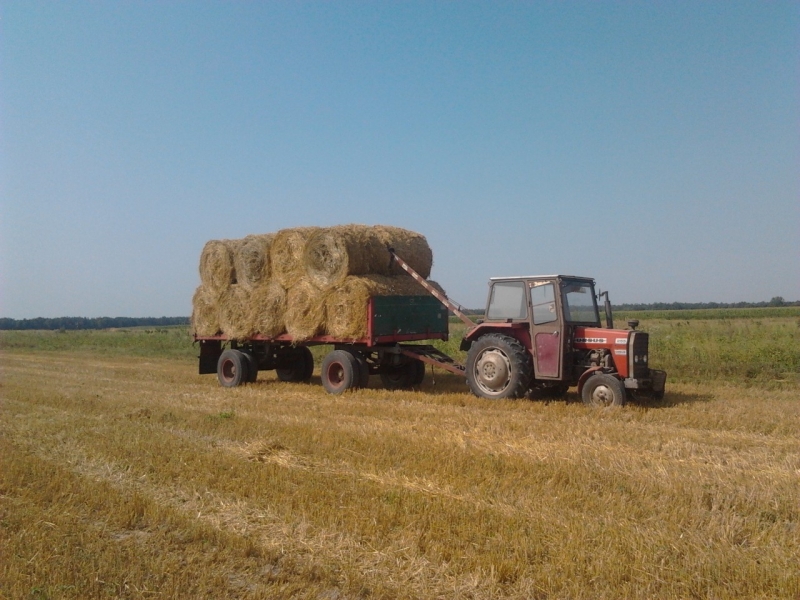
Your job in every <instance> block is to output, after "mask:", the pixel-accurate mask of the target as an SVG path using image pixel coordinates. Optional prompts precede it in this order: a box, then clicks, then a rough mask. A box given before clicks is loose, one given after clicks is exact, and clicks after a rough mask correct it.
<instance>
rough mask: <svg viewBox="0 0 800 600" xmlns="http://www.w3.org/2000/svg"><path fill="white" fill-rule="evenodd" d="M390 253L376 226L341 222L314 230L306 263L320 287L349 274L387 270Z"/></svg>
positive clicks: (310, 274)
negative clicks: (379, 236)
mask: <svg viewBox="0 0 800 600" xmlns="http://www.w3.org/2000/svg"><path fill="white" fill-rule="evenodd" d="M388 264H389V254H388V252H387V251H386V247H385V246H384V245H383V244H382V243H381V241H380V239H379V238H378V235H377V233H376V231H375V229H374V228H373V227H369V226H368V225H338V226H336V227H327V228H325V229H320V230H318V231H316V232H315V233H313V234H312V235H311V236H310V237H309V238H308V241H307V242H306V245H305V252H304V253H303V266H304V268H305V271H306V275H307V276H308V278H309V279H310V280H311V281H312V282H313V283H314V284H315V285H316V286H318V287H320V288H323V289H325V288H330V287H332V286H335V285H337V284H339V283H341V282H343V281H344V279H345V277H347V276H348V275H366V274H367V273H376V272H378V273H380V272H383V271H386V268H387V266H388Z"/></svg>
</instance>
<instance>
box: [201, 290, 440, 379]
mask: <svg viewBox="0 0 800 600" xmlns="http://www.w3.org/2000/svg"><path fill="white" fill-rule="evenodd" d="M421 291H422V292H424V290H421ZM364 309H365V310H366V311H367V334H366V336H365V337H363V338H361V339H339V338H335V337H331V336H329V335H320V336H315V337H311V338H308V339H304V340H302V341H298V340H295V339H293V338H292V336H290V335H288V334H283V335H279V336H276V337H266V336H262V335H254V336H252V337H249V338H247V339H243V340H235V339H230V338H228V337H226V336H223V335H217V336H195V338H194V339H195V342H197V343H198V344H199V346H200V357H199V359H200V364H199V372H200V374H201V375H203V374H211V373H216V374H217V377H218V379H219V383H220V384H221V385H222V386H224V387H235V386H238V385H242V384H245V383H249V382H253V381H255V380H256V377H257V376H258V372H259V371H267V370H275V371H276V374H277V376H278V379H280V380H281V381H288V382H305V381H308V380H310V379H311V375H312V373H313V370H314V359H313V356H312V354H311V351H310V349H309V348H310V347H312V346H318V345H329V346H333V350H331V351H330V352H329V353H328V354H327V355H326V356H325V357H324V359H323V361H322V369H321V371H320V378H321V380H322V385H323V386H324V388H325V389H326V390H327V391H328V392H330V393H333V394H339V393H342V392H344V391H346V390H349V389H357V388H360V387H365V386H366V385H367V383H368V380H369V377H370V375H379V376H380V378H381V381H382V382H383V384H384V386H385V387H387V388H389V389H404V388H410V387H414V386H418V385H419V384H421V383H422V381H423V379H424V377H425V364H424V362H423V361H422V360H420V358H421V357H425V358H428V360H432V359H433V360H435V361H436V362H437V364H438V363H440V362H441V363H445V364H446V363H447V361H448V360H450V359H449V358H448V357H447V356H445V355H444V354H443V353H441V352H439V351H438V350H437V349H436V348H435V347H434V346H432V345H430V344H428V345H426V344H420V343H419V342H424V341H428V342H429V341H431V340H447V339H448V337H449V328H448V314H447V308H446V307H445V306H444V305H443V304H442V303H441V302H440V301H439V300H437V299H436V298H435V297H432V296H430V295H427V294H425V295H419V296H374V297H371V298H370V299H369V301H368V302H367V305H366V306H365V307H364ZM411 342H415V343H414V344H411ZM451 362H452V361H451Z"/></svg>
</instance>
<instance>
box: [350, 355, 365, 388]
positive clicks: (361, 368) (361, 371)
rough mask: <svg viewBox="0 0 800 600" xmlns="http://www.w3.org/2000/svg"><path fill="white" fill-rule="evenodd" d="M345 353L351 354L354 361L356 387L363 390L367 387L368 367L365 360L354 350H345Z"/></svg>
mask: <svg viewBox="0 0 800 600" xmlns="http://www.w3.org/2000/svg"><path fill="white" fill-rule="evenodd" d="M345 352H349V353H350V354H352V355H353V358H354V359H355V361H356V366H357V367H358V387H359V388H365V387H367V386H369V365H368V364H367V359H366V358H364V355H363V354H361V353H360V352H357V351H356V350H345Z"/></svg>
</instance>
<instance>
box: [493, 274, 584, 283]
mask: <svg viewBox="0 0 800 600" xmlns="http://www.w3.org/2000/svg"><path fill="white" fill-rule="evenodd" d="M509 279H513V280H522V279H580V280H582V281H591V282H592V283H594V279H592V278H591V277H581V276H580V275H511V276H509V277H490V278H489V281H508V280H509Z"/></svg>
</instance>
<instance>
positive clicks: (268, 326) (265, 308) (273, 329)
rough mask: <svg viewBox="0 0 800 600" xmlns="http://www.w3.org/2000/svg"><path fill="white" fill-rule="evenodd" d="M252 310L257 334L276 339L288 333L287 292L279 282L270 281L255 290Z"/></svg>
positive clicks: (252, 294) (252, 319)
mask: <svg viewBox="0 0 800 600" xmlns="http://www.w3.org/2000/svg"><path fill="white" fill-rule="evenodd" d="M250 310H251V317H250V318H251V322H252V323H253V330H254V331H255V332H256V333H260V334H262V335H266V336H269V337H275V336H277V335H281V334H282V333H285V332H286V290H285V289H283V286H282V285H281V284H279V283H278V282H277V281H274V280H272V281H268V282H266V283H262V284H261V285H259V286H257V287H255V288H253V291H252V292H251V294H250Z"/></svg>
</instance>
